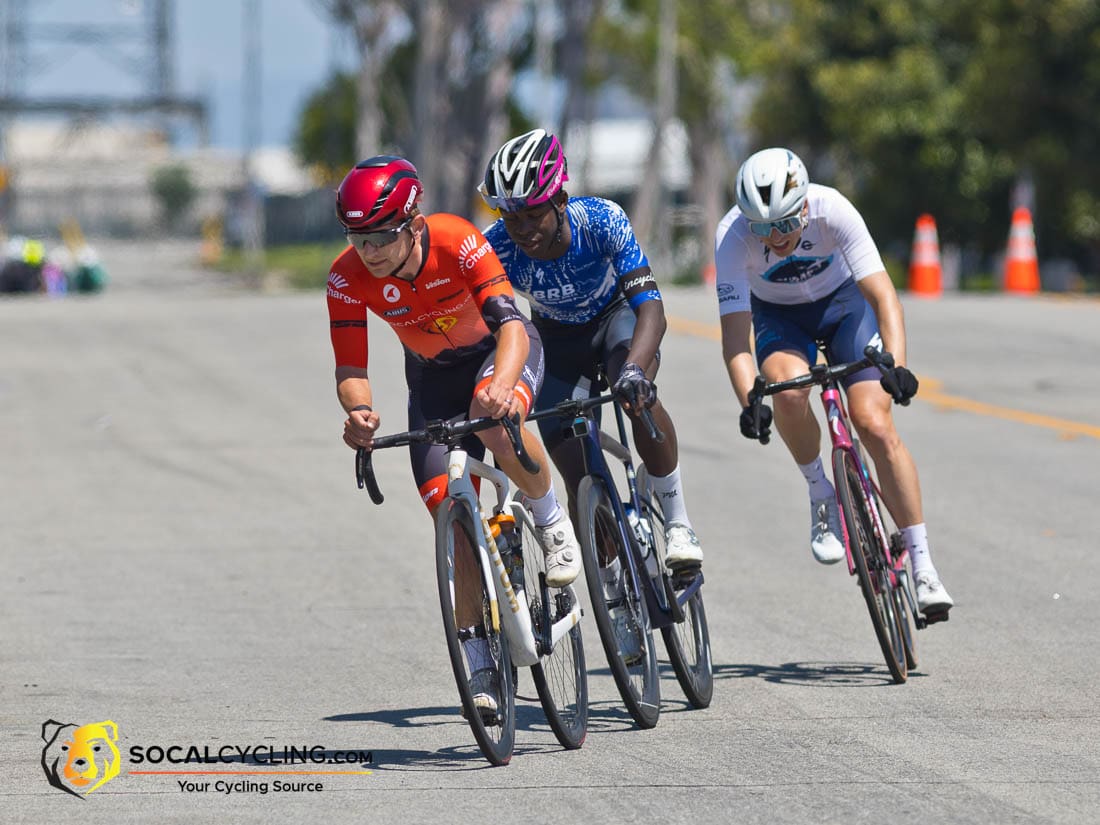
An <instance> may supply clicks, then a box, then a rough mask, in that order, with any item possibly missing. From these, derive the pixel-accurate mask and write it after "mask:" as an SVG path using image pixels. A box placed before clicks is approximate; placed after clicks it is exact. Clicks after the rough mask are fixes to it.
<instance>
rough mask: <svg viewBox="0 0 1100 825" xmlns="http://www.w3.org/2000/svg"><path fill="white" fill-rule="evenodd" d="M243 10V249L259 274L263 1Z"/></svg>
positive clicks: (251, 1)
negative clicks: (257, 171)
mask: <svg viewBox="0 0 1100 825" xmlns="http://www.w3.org/2000/svg"><path fill="white" fill-rule="evenodd" d="M242 9H243V12H244V17H243V19H242V20H241V33H242V37H243V39H244V66H243V78H242V79H243V82H242V83H241V90H242V93H243V100H242V102H241V104H242V105H241V112H242V114H243V115H244V122H243V124H242V133H243V139H244V147H243V154H242V172H243V178H244V203H245V208H244V212H245V218H244V248H245V261H246V265H247V268H248V271H249V272H250V273H252V274H253V275H256V276H258V275H259V274H260V271H261V270H262V269H263V259H264V197H263V191H262V188H261V186H260V182H259V181H258V180H257V178H256V174H255V170H254V168H253V167H254V165H255V161H256V157H255V155H256V150H257V149H259V147H260V140H261V136H260V118H261V116H262V112H263V107H262V105H261V103H262V93H263V89H262V83H261V78H262V74H261V53H260V33H261V29H262V21H261V19H260V9H261V0H244V3H243V6H242Z"/></svg>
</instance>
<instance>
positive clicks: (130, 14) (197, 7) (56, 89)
mask: <svg viewBox="0 0 1100 825" xmlns="http://www.w3.org/2000/svg"><path fill="white" fill-rule="evenodd" d="M141 3H142V0H32V2H31V3H29V4H27V6H28V8H29V11H28V15H29V17H28V20H27V21H26V22H27V24H28V26H31V27H42V29H41V30H42V31H46V27H48V26H49V25H50V24H51V23H59V22H65V23H67V24H70V25H71V24H78V23H86V24H87V23H95V22H99V23H102V24H106V23H112V24H120V23H126V22H129V23H132V24H134V25H137V26H140V25H141V24H142V22H143V20H144V17H143V16H142V14H141ZM259 5H260V10H261V11H260V20H259V27H260V62H261V67H262V80H261V84H262V91H261V98H260V101H261V102H260V112H261V128H260V143H261V144H262V145H265V146H269V145H280V144H286V143H288V142H289V141H290V140H291V137H292V135H293V131H294V128H295V124H296V122H297V117H298V113H299V111H300V109H301V107H302V105H303V104H304V103H305V100H306V98H307V97H308V96H309V94H310V93H312V92H313V91H315V90H316V89H317V88H319V87H320V86H321V85H322V84H323V83H324V81H325V79H326V78H327V77H328V75H329V74H330V72H331V71H333V68H334V67H335V66H348V65H350V64H351V62H352V58H353V55H352V46H351V43H350V41H349V39H348V38H347V37H346V36H339V37H336V36H334V32H333V27H332V26H331V24H330V23H329V22H328V20H327V19H326V18H325V17H324V15H323V13H322V12H321V10H320V9H319V7H318V6H317V5H316V4H315V3H314V2H313V0H260V3H259ZM245 7H246V0H176V2H175V50H176V57H175V64H176V72H175V77H176V88H177V92H178V93H180V94H183V95H186V96H196V97H200V98H202V99H204V100H206V101H207V104H208V106H209V107H210V109H209V114H210V135H209V137H210V143H211V144H212V145H214V146H222V147H226V148H233V149H238V148H241V147H242V146H243V143H244V115H243V114H242V106H243V97H242V94H243V92H242V88H243V82H242V78H243V75H244V39H243V37H242V32H243V30H244V29H243V27H244V22H245V21H244V10H245ZM29 31H31V32H33V31H34V29H33V28H32V29H29ZM30 43H31V46H32V49H31V51H30V53H29V55H30V58H31V61H30V62H31V65H30V66H29V67H28V68H27V69H26V70H25V71H24V78H23V82H22V84H21V85H22V87H23V88H22V92H23V93H24V94H26V95H28V96H34V95H35V94H40V95H50V96H53V95H59V94H66V95H81V94H87V95H92V94H99V95H104V94H109V95H111V96H125V95H138V94H142V93H144V92H145V91H146V89H145V88H144V86H143V80H142V76H141V74H140V73H139V72H138V71H135V69H134V68H133V66H132V65H127V57H129V58H130V59H131V61H132V60H133V58H135V57H138V56H144V55H145V51H144V44H143V43H141V42H140V41H137V40H135V41H134V42H133V43H132V44H130V45H127V44H124V45H123V46H121V47H119V48H117V49H113V50H112V49H108V48H107V47H106V46H102V45H100V46H97V47H94V48H92V47H86V46H76V47H73V46H59V45H57V44H52V43H49V42H48V41H46V40H44V39H39V38H38V37H35V36H33V35H32V37H31V39H30Z"/></svg>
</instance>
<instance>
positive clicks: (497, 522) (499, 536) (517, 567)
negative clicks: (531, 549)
mask: <svg viewBox="0 0 1100 825" xmlns="http://www.w3.org/2000/svg"><path fill="white" fill-rule="evenodd" d="M489 531H490V532H491V533H492V534H493V540H494V541H495V542H496V543H497V550H499V551H500V558H501V561H503V562H504V569H505V570H506V571H508V579H509V581H511V582H512V589H513V590H522V589H523V546H522V544H521V542H520V535H519V531H518V530H516V520H515V518H514V517H513V516H512V515H511V514H510V513H498V514H497V515H495V516H493V517H492V518H490V519H489Z"/></svg>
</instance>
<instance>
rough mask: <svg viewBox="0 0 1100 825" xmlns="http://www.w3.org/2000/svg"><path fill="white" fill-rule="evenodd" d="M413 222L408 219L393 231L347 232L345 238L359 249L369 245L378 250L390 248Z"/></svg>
mask: <svg viewBox="0 0 1100 825" xmlns="http://www.w3.org/2000/svg"><path fill="white" fill-rule="evenodd" d="M412 220H413V219H412V218H407V219H406V220H405V221H404V222H403V223H400V224H398V225H397V226H395V227H392V228H391V229H378V230H375V231H374V232H345V233H344V236H345V237H346V238H347V239H348V243H350V244H351V245H352V246H354V247H356V248H357V249H362V248H363V245H364V244H368V243H369V244H370V245H371V246H373V247H376V248H378V247H383V246H389V245H390V244H391V243H393V242H394V241H396V240H397V236H398V235H400V234H401V233H402V232H403V231H404V229H405V227H406V226H408V225H409V224H410V223H412Z"/></svg>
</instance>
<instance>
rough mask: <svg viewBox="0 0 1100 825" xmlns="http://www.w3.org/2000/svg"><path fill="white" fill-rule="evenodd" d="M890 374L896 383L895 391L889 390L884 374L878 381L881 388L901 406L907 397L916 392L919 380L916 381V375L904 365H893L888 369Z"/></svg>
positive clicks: (905, 402) (907, 401) (906, 402)
mask: <svg viewBox="0 0 1100 825" xmlns="http://www.w3.org/2000/svg"><path fill="white" fill-rule="evenodd" d="M890 375H891V376H892V377H893V379H894V384H896V385H897V392H896V393H895V392H893V391H892V390H891V388H890V384H889V382H888V381H887V380H886V376H885V375H884V376H883V377H882V379H881V380H880V381H879V383H880V384H882V388H883V389H884V390H886V392H888V393H890V395H892V396H893V398H894V401H895V403H898V404H901V405H903V406H904V405H905V404H908V403H909V399H910V398H912V397H913V396H914V395H916V394H917V388H918V387H919V386H920V382H919V381H917V376H915V375H913V373H911V372H910V371H909V370H907V369H906V368H905V367H894V368H893V369H892V370H890Z"/></svg>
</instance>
